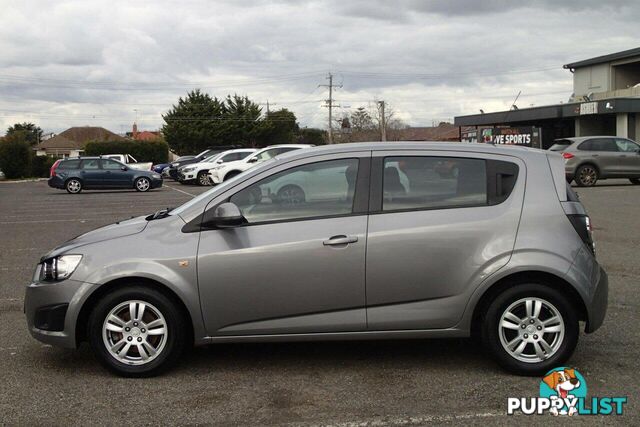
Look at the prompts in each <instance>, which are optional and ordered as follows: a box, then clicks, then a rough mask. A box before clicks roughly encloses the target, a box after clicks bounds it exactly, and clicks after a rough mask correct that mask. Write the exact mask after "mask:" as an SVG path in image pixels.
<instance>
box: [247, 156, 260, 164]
mask: <svg viewBox="0 0 640 427" xmlns="http://www.w3.org/2000/svg"><path fill="white" fill-rule="evenodd" d="M257 161H258V158H257V157H252V158H250V159H249V160H247V163H255V162H257Z"/></svg>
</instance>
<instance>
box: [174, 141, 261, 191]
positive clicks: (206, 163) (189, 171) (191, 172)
mask: <svg viewBox="0 0 640 427" xmlns="http://www.w3.org/2000/svg"><path fill="white" fill-rule="evenodd" d="M256 151H258V150H256V149H255V148H240V149H237V150H227V151H223V152H222V153H218V154H214V155H213V156H209V157H207V158H206V159H204V160H203V161H201V162H199V163H191V164H189V165H185V166H182V167H180V168H178V182H180V183H181V184H187V183H194V182H195V183H197V184H198V185H211V181H210V180H209V169H211V168H213V167H216V166H219V165H221V164H224V163H229V162H235V161H238V160H242V159H244V158H245V157H247V156H249V155H250V154H251V153H255V152H256Z"/></svg>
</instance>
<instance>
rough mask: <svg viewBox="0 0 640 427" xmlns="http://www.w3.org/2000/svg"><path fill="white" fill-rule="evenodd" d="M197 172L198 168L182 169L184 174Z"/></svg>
mask: <svg viewBox="0 0 640 427" xmlns="http://www.w3.org/2000/svg"><path fill="white" fill-rule="evenodd" d="M194 170H196V168H182V172H191V171H194Z"/></svg>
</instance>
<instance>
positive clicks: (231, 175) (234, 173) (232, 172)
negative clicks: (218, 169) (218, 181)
mask: <svg viewBox="0 0 640 427" xmlns="http://www.w3.org/2000/svg"><path fill="white" fill-rule="evenodd" d="M240 173H241V172H240V171H231V172H229V173H227V174H226V175H225V176H224V179H223V180H222V181H227V180H230V179H231V178H233V177H234V176H238V175H240Z"/></svg>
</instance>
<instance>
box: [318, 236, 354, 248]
mask: <svg viewBox="0 0 640 427" xmlns="http://www.w3.org/2000/svg"><path fill="white" fill-rule="evenodd" d="M357 241H358V236H345V235H344V234H341V235H338V236H333V237H330V238H329V239H327V240H325V241H324V242H322V244H323V245H325V246H333V245H347V244H349V243H355V242H357Z"/></svg>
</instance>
